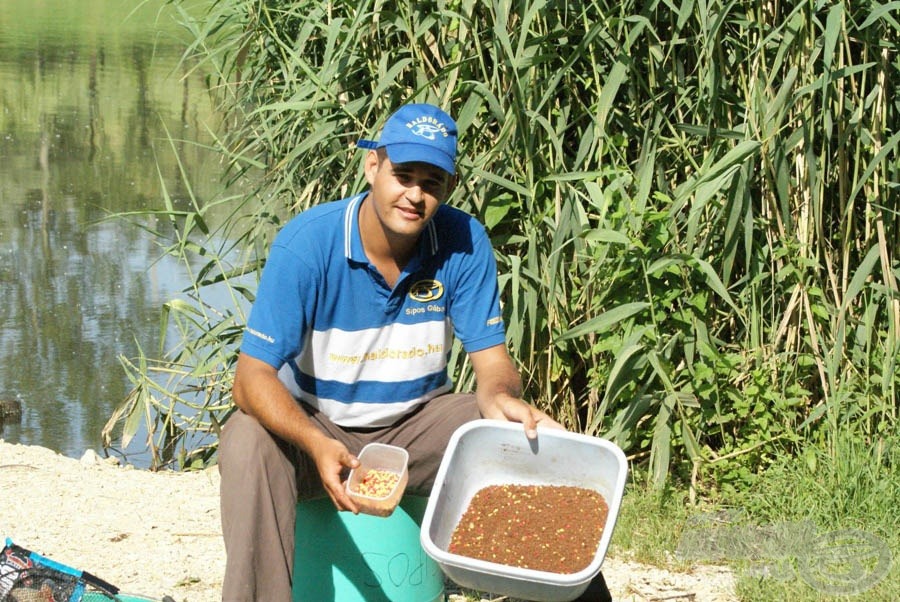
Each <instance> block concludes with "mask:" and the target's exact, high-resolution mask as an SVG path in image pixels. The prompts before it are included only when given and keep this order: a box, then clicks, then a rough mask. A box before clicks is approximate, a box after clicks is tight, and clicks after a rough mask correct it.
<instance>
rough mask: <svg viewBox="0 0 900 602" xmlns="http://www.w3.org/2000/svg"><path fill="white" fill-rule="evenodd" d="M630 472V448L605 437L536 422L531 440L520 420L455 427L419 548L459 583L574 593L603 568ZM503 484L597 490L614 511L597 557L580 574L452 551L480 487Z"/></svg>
mask: <svg viewBox="0 0 900 602" xmlns="http://www.w3.org/2000/svg"><path fill="white" fill-rule="evenodd" d="M627 472H628V463H627V461H626V459H625V454H624V453H623V452H622V450H621V449H619V447H618V446H616V445H615V444H614V443H612V442H610V441H607V440H605V439H598V438H596V437H589V436H587V435H581V434H578V433H570V432H566V431H561V430H556V429H539V430H538V438H537V441H530V440H529V439H528V438H527V437H526V436H525V431H524V428H523V427H522V425H521V424H518V423H511V422H504V421H497V420H476V421H474V422H470V423H468V424H466V425H463V426H462V427H460V428H459V429H458V430H457V431H456V432H455V433H454V434H453V437H451V439H450V444H449V445H448V446H447V451H446V452H445V454H444V458H443V461H442V462H441V466H440V468H439V469H438V473H437V478H436V481H435V485H434V489H433V490H432V492H431V496H430V497H429V499H428V505H427V507H426V509H425V516H424V518H423V520H422V530H421V541H422V548H423V549H424V550H425V552H426V553H427V554H428V555H429V556H431V557H432V558H433V559H434V560H435V562H437V564H438V566H440V567H441V570H443V571H444V573H445V574H446V575H447V577H449V578H450V579H451V580H452V581H453V582H455V583H456V584H458V585H460V586H462V587H465V588H469V589H474V590H478V591H482V592H491V593H494V594H500V595H506V596H510V597H513V598H523V599H526V600H535V601H540V602H566V601H569V600H574V599H575V598H577V597H578V596H580V595H581V594H582V593H583V592H584V590H585V589H587V586H588V584H589V583H590V582H591V579H593V578H594V577H595V576H596V575H597V573H599V572H600V566H601V565H602V564H603V559H604V557H605V556H606V549H607V548H608V547H609V542H610V539H611V538H612V533H613V527H614V526H615V523H616V518H617V516H618V512H619V507H620V505H621V503H622V493H623V491H624V489H625V478H626V475H627ZM503 484H520V485H558V486H564V485H568V486H575V487H583V488H586V489H592V490H594V491H597V492H598V493H600V494H601V495H602V496H603V498H604V499H605V500H606V503H607V505H608V506H609V514H608V516H607V519H606V527H605V528H604V530H603V533H602V535H601V538H600V542H599V544H598V546H597V551H596V554H595V555H594V559H593V561H592V562H591V563H590V564H589V565H588V566H587V567H586V568H584V569H583V570H581V571H579V572H577V573H571V574H558V573H550V572H545V571H537V570H532V569H523V568H518V567H512V566H507V565H502V564H497V563H493V562H488V561H484V560H478V559H475V558H468V557H466V556H460V555H458V554H452V553H450V552H448V551H447V550H448V548H449V545H450V539H451V537H452V535H453V531H454V530H455V528H456V525H457V524H458V523H459V520H460V518H461V517H462V515H463V513H464V512H465V511H466V508H467V507H468V505H469V502H470V501H471V500H472V498H473V497H474V496H475V494H476V493H477V492H478V491H479V490H481V489H482V488H484V487H487V486H489V485H503Z"/></svg>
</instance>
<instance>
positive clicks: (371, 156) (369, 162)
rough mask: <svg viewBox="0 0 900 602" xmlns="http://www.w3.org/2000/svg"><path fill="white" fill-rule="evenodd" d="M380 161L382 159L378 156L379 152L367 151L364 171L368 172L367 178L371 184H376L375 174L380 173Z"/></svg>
mask: <svg viewBox="0 0 900 602" xmlns="http://www.w3.org/2000/svg"><path fill="white" fill-rule="evenodd" d="M379 163H381V160H380V159H379V158H378V152H376V151H374V150H370V151H369V152H367V153H366V160H365V162H364V163H363V171H365V173H366V180H367V181H368V182H369V186H372V185H373V184H375V174H376V173H378V165H379Z"/></svg>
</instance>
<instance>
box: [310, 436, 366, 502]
mask: <svg viewBox="0 0 900 602" xmlns="http://www.w3.org/2000/svg"><path fill="white" fill-rule="evenodd" d="M308 452H309V454H310V456H311V457H312V459H313V461H314V462H315V463H316V469H317V470H318V471H319V478H320V479H322V485H323V486H324V487H325V491H326V493H328V496H329V497H330V498H331V501H332V502H334V505H335V507H336V508H337V509H338V510H349V511H350V512H352V513H353V514H359V507H358V506H357V505H356V504H355V503H354V502H353V500H352V499H351V498H350V496H349V495H347V490H346V489H345V488H344V483H343V481H341V474H342V473H343V472H344V469H353V468H356V467H358V466H359V459H358V458H357V457H356V456H354V455H353V454H351V453H350V451H349V450H348V449H347V447H346V446H345V445H344V444H343V443H341V442H340V441H338V440H337V439H332V438H330V437H326V436H322V437H321V438H320V439H317V440H316V441H315V443H313V444H312V445H311V446H309V448H308Z"/></svg>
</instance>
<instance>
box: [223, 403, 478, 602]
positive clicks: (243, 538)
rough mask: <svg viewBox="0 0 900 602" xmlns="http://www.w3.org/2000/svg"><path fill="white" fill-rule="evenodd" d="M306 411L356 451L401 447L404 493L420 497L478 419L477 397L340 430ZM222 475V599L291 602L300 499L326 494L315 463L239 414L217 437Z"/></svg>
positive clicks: (307, 407)
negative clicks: (453, 444) (451, 447)
mask: <svg viewBox="0 0 900 602" xmlns="http://www.w3.org/2000/svg"><path fill="white" fill-rule="evenodd" d="M303 407H304V409H305V410H306V411H307V414H309V416H310V418H311V419H312V420H313V421H314V422H315V423H316V424H317V425H318V426H319V428H321V429H322V430H323V431H324V432H325V433H327V434H328V435H329V436H331V437H334V438H335V439H337V440H339V441H341V442H342V443H344V445H346V446H347V448H348V449H349V450H350V452H351V453H353V454H357V455H358V454H359V452H360V450H362V448H363V446H364V445H366V444H367V443H370V442H375V441H377V442H379V443H387V444H390V445H397V446H400V447H403V448H405V449H406V450H407V451H408V452H409V483H408V485H407V491H408V492H410V493H414V494H419V495H428V493H429V492H430V491H431V488H432V486H433V485H434V478H435V475H436V473H437V469H438V467H439V466H440V463H441V459H442V458H443V454H444V450H445V449H446V448H447V444H448V443H449V441H450V436H451V435H452V434H453V432H454V431H455V430H456V429H457V428H458V427H460V426H461V425H463V424H465V423H466V422H469V421H472V420H475V419H477V418H479V417H480V414H479V412H478V407H477V405H476V403H475V396H474V395H458V394H454V395H443V396H440V397H437V398H435V399H433V400H431V401H429V402H428V403H426V404H423V406H422V407H421V408H419V409H418V410H417V411H416V412H414V413H413V414H411V415H410V416H406V417H404V418H403V419H402V420H401V421H400V422H399V423H397V424H394V425H392V426H389V427H384V428H374V429H344V428H341V427H339V426H337V425H335V424H334V423H332V422H331V421H330V420H329V419H328V418H326V417H325V416H323V415H322V414H320V413H319V412H317V411H316V410H315V409H313V408H311V407H309V406H306V405H304V406H303ZM219 473H220V475H221V485H220V493H221V511H222V535H223V537H224V540H225V553H226V564H225V580H224V584H223V587H222V600H223V601H224V602H249V601H260V602H290V601H291V590H292V585H293V584H292V575H293V569H294V547H295V546H294V544H295V542H294V529H295V520H296V512H297V501H298V499H308V498H311V497H315V496H317V495H325V492H324V490H323V488H322V485H321V482H320V481H319V476H318V472H317V471H316V469H315V466H314V465H313V462H312V461H311V460H310V459H309V458H308V457H307V456H306V455H305V454H303V453H302V452H300V451H299V450H298V449H296V448H295V447H293V446H292V445H289V444H287V443H285V442H284V441H282V440H280V439H277V438H275V437H273V436H272V435H271V434H270V433H269V431H267V430H266V429H265V428H263V427H262V426H261V425H260V424H259V423H258V422H257V421H256V419H255V418H252V417H251V416H249V415H247V414H245V413H244V412H242V411H240V410H237V411H236V412H235V413H234V414H232V415H231V417H230V418H229V419H228V421H227V422H226V424H225V426H224V428H223V430H222V435H221V438H220V440H219ZM311 602H322V601H320V600H317V601H311Z"/></svg>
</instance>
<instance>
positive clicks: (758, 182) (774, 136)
mask: <svg viewBox="0 0 900 602" xmlns="http://www.w3.org/2000/svg"><path fill="white" fill-rule="evenodd" d="M176 4H180V3H178V2H176ZM895 4H896V3H887V4H880V3H877V2H853V3H849V2H828V3H826V2H812V1H805V2H796V3H781V2H759V1H740V0H733V1H730V2H720V1H706V2H695V1H692V0H683V1H681V2H677V1H676V2H661V1H653V0H649V1H647V2H633V1H630V0H625V1H622V2H605V1H604V2H600V1H594V2H583V3H572V2H549V1H545V2H544V1H534V0H522V1H500V0H489V1H486V2H476V1H474V0H440V1H430V2H417V3H383V2H375V1H365V0H361V1H354V2H346V1H336V2H327V3H324V2H306V1H284V0H283V1H278V2H275V1H251V0H220V1H218V2H214V3H211V4H210V5H209V10H208V12H206V13H205V15H204V16H202V17H201V18H195V17H189V16H188V14H187V13H185V19H184V23H185V27H186V28H187V29H188V31H189V32H190V33H191V35H192V37H193V39H194V43H193V45H192V46H191V49H190V51H189V53H188V54H189V55H190V57H191V59H192V60H197V61H199V64H200V65H201V66H200V67H199V68H203V69H206V70H207V71H208V72H209V73H211V74H212V75H211V76H210V83H211V85H212V86H213V88H214V89H215V90H216V91H217V92H218V96H219V98H220V100H221V103H222V104H221V110H222V111H223V113H224V114H225V115H226V117H227V121H228V124H229V126H228V127H227V128H226V129H225V130H224V131H223V132H221V140H220V147H221V150H222V153H223V155H224V156H225V157H226V158H227V160H228V161H230V162H231V164H232V165H233V173H234V175H235V178H237V177H239V176H241V175H242V174H244V173H246V172H247V171H248V170H261V171H262V172H264V178H262V179H261V180H260V184H259V187H258V189H257V190H255V191H254V192H253V193H251V194H246V195H243V196H242V198H241V199H238V200H236V201H234V202H233V204H232V205H233V213H232V218H231V219H229V220H228V221H227V223H226V224H225V225H224V226H223V228H222V230H221V232H220V233H219V234H220V238H219V239H217V240H221V239H224V240H227V241H228V243H227V248H220V247H218V246H217V244H218V243H213V242H211V239H208V238H205V237H203V236H200V235H201V234H202V232H200V230H199V224H201V223H202V220H200V219H199V218H202V215H203V212H204V210H205V208H204V207H198V208H197V209H196V211H195V212H193V213H191V214H190V215H188V214H180V215H174V214H173V215H172V216H171V217H172V218H173V219H174V220H176V222H177V223H178V224H180V226H181V236H180V240H179V241H178V242H177V244H173V245H172V247H171V250H172V252H173V253H176V254H179V255H181V256H183V257H185V258H186V259H191V260H196V259H197V258H198V257H200V258H203V260H204V261H206V262H207V263H206V266H205V267H204V268H203V270H201V272H200V273H199V274H198V277H197V284H198V287H201V288H202V286H203V285H204V284H206V283H207V282H213V281H215V282H220V283H221V282H225V283H228V282H231V281H232V280H233V279H234V278H235V277H236V276H237V275H242V274H244V275H246V274H253V273H255V272H256V271H257V270H258V269H259V267H260V266H261V264H262V261H263V259H264V254H265V250H266V248H267V246H268V243H269V242H270V240H271V237H272V236H273V234H274V232H275V231H277V229H278V227H280V226H281V225H282V224H283V223H284V222H285V221H286V220H287V219H289V218H290V216H292V215H294V214H296V213H297V212H298V211H301V210H303V209H305V208H306V207H309V206H310V205H313V204H316V203H320V202H324V201H327V200H331V199H335V198H339V197H341V196H345V195H347V194H350V193H352V192H354V191H357V190H360V189H361V188H362V187H363V185H364V179H363V178H362V172H361V169H360V164H361V159H362V155H361V153H360V152H359V151H357V150H355V149H354V146H353V145H354V143H355V141H356V140H357V139H359V138H360V137H371V136H373V135H374V134H375V133H376V132H377V130H378V129H379V127H380V126H381V124H382V122H383V120H384V119H385V118H386V117H387V115H388V114H389V113H390V112H391V111H392V110H393V109H394V108H396V107H397V106H398V105H399V104H401V103H403V102H406V101H411V100H416V101H430V102H435V103H438V104H440V105H442V106H444V107H445V108H447V109H448V110H450V112H451V113H453V114H454V115H455V116H456V118H457V121H458V123H459V126H460V128H461V132H462V134H461V139H460V143H461V157H462V158H461V165H460V175H461V185H460V186H459V187H458V188H457V190H456V192H455V193H454V196H453V198H451V199H450V201H449V202H450V203H451V204H454V205H456V206H459V207H462V208H463V209H466V210H468V211H470V212H472V213H473V214H475V215H477V216H478V217H479V218H481V219H482V220H483V221H484V223H485V224H486V226H487V228H488V231H489V233H490V235H491V238H492V240H493V242H494V244H495V248H496V254H497V257H498V260H499V265H500V278H501V286H502V298H503V303H504V313H505V317H506V324H507V328H508V334H509V337H508V338H509V344H510V347H511V349H512V352H513V354H514V356H515V357H516V358H517V359H518V361H519V363H520V368H521V371H522V373H523V375H524V377H525V380H526V386H527V396H528V398H529V399H530V400H532V401H533V402H534V403H536V404H537V405H539V406H541V407H543V408H545V409H548V410H549V411H550V412H552V413H553V414H554V415H555V416H557V417H558V418H559V419H560V420H561V421H563V422H564V423H565V424H567V425H568V426H569V427H570V428H572V429H575V430H579V431H582V432H586V433H589V434H594V435H602V436H605V437H609V438H611V439H613V440H615V441H616V442H618V443H619V444H620V445H621V446H622V447H623V448H624V449H625V450H626V451H627V453H628V454H629V455H630V456H631V457H632V458H633V459H634V460H635V462H640V463H642V464H646V466H647V468H648V471H647V474H648V475H649V477H648V478H649V479H650V481H651V482H653V483H656V484H657V485H659V484H662V483H663V482H664V480H665V479H666V478H667V476H674V477H676V478H683V479H685V480H686V481H689V482H690V483H691V485H692V487H693V488H694V490H695V491H703V492H706V493H711V494H715V493H727V492H729V491H734V490H737V489H740V488H741V487H743V486H745V485H746V484H747V483H749V482H750V481H752V480H753V478H754V475H755V474H756V473H758V472H759V471H760V470H761V469H763V468H764V467H766V466H767V465H769V464H770V463H772V462H773V461H774V460H775V459H776V458H777V457H778V456H780V455H783V454H788V455H790V454H794V453H797V452H798V450H799V449H800V446H801V445H800V444H801V443H802V442H803V441H805V440H817V438H818V437H821V433H822V432H823V431H824V432H828V431H833V430H835V429H837V428H838V427H839V426H840V425H843V424H846V423H852V424H853V425H854V428H855V429H858V431H857V432H859V433H861V436H866V437H877V436H880V435H881V434H884V433H886V432H888V431H891V430H893V429H895V428H896V427H895V426H894V425H895V423H896V418H897V411H898V384H900V377H898V370H897V363H896V361H897V360H896V358H897V352H898V349H900V345H898V332H900V293H898V285H897V278H898V275H900V268H898V266H900V264H898V251H900V248H898V242H897V241H898V240H900V237H898V226H900V212H898V208H897V199H898V181H900V156H898V155H900V153H898V143H900V127H898V126H900V120H898V113H900V107H898V104H897V98H898V94H897V84H898V81H900V56H898V40H900V35H898V30H900V23H898V14H897V13H898V10H897V7H896V6H895ZM198 236H199V237H198ZM235 293H236V295H239V296H243V298H244V299H245V300H252V296H253V287H252V286H242V287H241V288H235ZM236 305H239V304H236ZM168 310H169V311H168V312H167V318H168V319H170V320H175V319H180V320H182V323H183V324H185V325H186V328H185V330H184V331H183V341H182V342H181V345H180V347H179V351H178V354H177V356H175V357H174V358H172V357H159V355H157V357H156V359H152V360H151V359H150V358H147V357H144V358H140V361H141V362H144V363H143V364H142V363H138V362H135V363H134V364H133V365H132V366H131V370H130V372H131V373H132V374H133V375H134V380H135V393H134V395H133V396H132V398H131V399H129V400H128V403H126V404H124V405H123V408H122V412H121V415H119V416H117V417H116V418H117V419H121V420H123V421H127V420H129V418H128V417H129V416H130V417H131V421H130V422H126V424H128V425H130V426H129V427H128V428H126V432H129V429H130V432H134V425H135V422H136V421H137V420H139V418H138V416H146V417H148V418H147V419H148V420H151V421H152V419H151V418H149V417H150V416H154V415H155V414H154V412H153V411H150V410H148V408H153V407H156V408H157V409H159V408H162V409H163V411H162V414H163V415H166V416H170V415H171V414H172V412H171V411H170V410H169V409H167V408H171V407H172V406H171V399H172V397H173V393H172V392H171V391H169V390H163V389H153V388H152V387H151V385H150V384H149V381H148V380H147V378H146V374H147V372H148V371H150V370H152V369H166V366H168V365H169V364H170V363H172V362H173V361H174V362H175V363H176V364H177V365H179V366H182V373H181V374H180V376H184V377H185V378H186V379H187V380H186V382H189V383H191V384H190V386H191V387H193V388H195V389H197V390H200V391H204V392H205V393H204V395H205V397H203V400H202V403H200V405H201V406H202V407H204V408H206V410H205V411H206V412H207V413H206V414H204V419H203V420H202V421H199V422H197V421H195V420H194V419H192V418H191V417H190V416H189V415H184V416H180V417H179V418H178V420H173V421H170V422H167V423H166V428H167V429H168V430H166V429H161V428H160V427H159V425H156V426H154V427H152V428H151V432H152V433H156V434H157V435H158V434H159V433H163V432H165V433H168V434H167V435H166V436H167V437H168V439H167V442H168V444H169V445H170V447H171V446H175V447H177V446H178V445H183V441H182V433H183V432H185V431H186V430H189V429H191V428H195V427H196V426H197V425H198V424H201V425H202V426H203V427H204V428H206V427H208V426H209V425H212V424H215V423H217V422H218V421H220V420H221V418H222V416H223V414H224V413H225V412H227V411H228V410H227V408H228V407H229V397H228V379H229V370H230V368H231V365H232V363H233V361H234V353H235V345H236V343H237V340H238V338H239V332H240V327H241V325H242V321H243V318H244V316H243V315H242V312H241V311H238V310H233V309H231V308H228V309H223V308H217V309H216V312H218V313H216V314H215V315H212V314H211V313H209V312H206V311H205V310H203V309H202V308H198V307H186V306H178V307H175V306H171V307H169V308H168ZM199 349H202V350H204V352H203V354H202V355H201V356H200V357H198V358H193V357H192V352H193V351H194V350H199ZM213 351H214V352H213ZM453 360H454V375H455V377H456V381H457V383H458V386H459V387H460V388H465V387H469V386H471V385H472V378H473V377H472V374H471V370H470V368H469V366H468V365H467V364H466V362H465V360H464V357H463V356H462V354H460V353H459V351H458V350H456V352H455V353H454V356H453ZM179 382H180V381H179ZM176 384H177V383H174V384H173V385H172V386H171V387H173V388H176V389H177V386H176ZM157 441H159V439H157ZM207 451H210V450H207ZM182 456H184V454H182ZM202 457H203V459H206V458H208V454H202Z"/></svg>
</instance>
